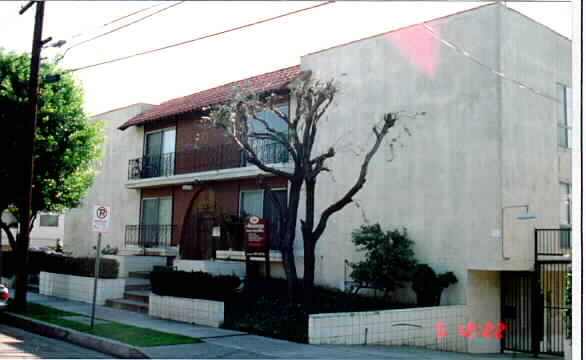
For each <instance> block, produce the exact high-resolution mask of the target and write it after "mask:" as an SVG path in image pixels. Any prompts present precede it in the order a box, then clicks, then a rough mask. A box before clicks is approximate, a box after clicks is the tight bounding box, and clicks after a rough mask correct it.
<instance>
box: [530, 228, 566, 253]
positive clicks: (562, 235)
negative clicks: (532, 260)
mask: <svg viewBox="0 0 586 360" xmlns="http://www.w3.org/2000/svg"><path fill="white" fill-rule="evenodd" d="M571 254H572V229H571V228H565V229H535V255H537V256H540V255H542V256H569V255H571Z"/></svg>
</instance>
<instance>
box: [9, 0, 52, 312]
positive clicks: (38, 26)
mask: <svg viewBox="0 0 586 360" xmlns="http://www.w3.org/2000/svg"><path fill="white" fill-rule="evenodd" d="M34 3H36V5H37V8H36V14H35V29H34V34H33V47H32V51H31V70H30V79H29V101H30V103H29V111H28V115H29V120H28V121H25V126H24V139H25V146H23V153H22V159H23V163H24V166H23V188H22V205H21V206H20V207H19V211H20V233H19V239H18V241H17V242H16V255H17V258H18V259H19V261H17V264H18V267H17V271H16V286H15V287H16V296H15V305H16V310H17V311H26V293H27V282H28V247H29V243H30V231H29V229H30V219H31V214H30V213H31V198H32V183H33V173H34V146H35V132H36V127H37V106H38V102H39V67H40V62H41V47H42V46H43V44H44V43H46V42H47V41H49V40H47V41H43V40H42V36H43V35H42V33H43V16H44V14H45V1H44V0H41V1H29V2H28V3H27V4H26V5H25V6H24V7H23V8H22V9H21V10H20V12H19V14H20V15H22V14H23V13H24V12H25V11H27V10H28V9H29V8H30V7H31V6H32V5H33V4H34Z"/></svg>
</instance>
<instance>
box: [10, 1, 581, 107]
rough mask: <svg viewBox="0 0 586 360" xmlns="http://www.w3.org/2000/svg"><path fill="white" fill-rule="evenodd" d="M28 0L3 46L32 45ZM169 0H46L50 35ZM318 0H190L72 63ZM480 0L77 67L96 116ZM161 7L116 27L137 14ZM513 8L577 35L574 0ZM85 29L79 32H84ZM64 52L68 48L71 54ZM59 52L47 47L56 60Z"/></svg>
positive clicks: (344, 12) (328, 9)
mask: <svg viewBox="0 0 586 360" xmlns="http://www.w3.org/2000/svg"><path fill="white" fill-rule="evenodd" d="M24 3H25V2H24V1H18V2H0V47H3V48H4V49H7V50H15V51H19V52H29V51H30V49H31V41H32V32H33V22H34V9H30V10H29V11H27V12H26V13H25V14H24V15H20V16H19V15H18V10H19V9H20V6H22V4H24ZM174 3H176V2H170V1H161V2H154V1H132V2H129V1H107V2H101V1H86V2H81V1H75V2H73V1H47V4H46V10H45V22H44V24H45V27H44V32H43V37H44V38H46V37H48V36H51V37H53V39H55V40H57V39H66V40H69V41H68V43H67V44H66V45H65V46H64V47H63V49H65V48H67V47H68V45H73V44H75V43H77V42H79V41H82V40H84V39H87V38H89V37H91V36H93V35H96V34H99V33H102V32H106V31H108V30H111V29H113V28H115V27H118V26H121V25H123V24H125V23H128V22H130V21H133V20H136V19H138V18H139V17H142V16H144V15H147V14H149V13H153V12H155V11H158V10H161V9H163V8H165V7H167V6H170V5H173V4H174ZM318 4H319V2H297V1H296V2H287V1H278V2H266V1H264V2H213V1H203V2H199V1H198V2H195V1H193V2H189V1H188V2H184V3H182V4H179V5H177V6H174V7H172V8H170V9H169V10H166V11H163V12H161V13H159V14H157V15H154V16H152V17H150V18H148V19H146V20H144V21H141V22H139V23H137V24H134V25H130V26H128V27H126V28H124V29H121V30H119V31H116V32H114V33H112V34H110V35H107V36H104V37H102V38H100V39H97V40H94V41H90V42H88V43H86V44H82V45H79V46H77V47H75V48H73V49H71V50H69V51H68V53H67V55H66V56H65V58H64V59H63V61H62V65H63V67H64V68H67V69H70V68H76V67H81V66H85V65H90V64H94V63H98V62H100V61H105V60H108V59H112V58H116V57H121V56H125V55H130V54H133V53H136V52H141V51H145V50H149V49H153V48H157V47H161V46H166V45H170V44H173V43H177V42H181V41H185V40H188V39H193V38H196V37H199V36H203V35H207V34H211V33H215V32H218V31H222V30H226V29H229V28H232V27H236V26H240V25H244V24H247V23H250V22H255V21H258V20H262V19H265V18H269V17H272V16H276V15H280V14H282V13H286V12H289V11H293V10H298V9H302V8H305V7H309V6H313V5H318ZM482 4H485V2H483V3H479V2H450V1H445V2H439V1H434V2H395V1H394V2H364V1H362V2H346V1H344V2H337V3H333V4H329V5H325V6H322V7H319V8H315V9H312V10H308V11H305V12H301V13H298V14H295V15H291V16H287V17H284V18H281V19H278V20H275V21H272V22H268V23H264V24H260V25H256V26H253V27H250V28H246V29H243V30H239V31H235V32H232V33H228V34H225V35H220V36H217V37H213V38H209V39H205V40H202V41H197V42H194V43H190V44H187V45H183V46H179V47H175V48H172V49H169V50H164V51H160V52H157V53H154V54H149V55H145V56H139V57H135V58H132V59H129V60H124V61H120V62H116V63H112V64H107V65H102V66H97V67H95V68H91V69H86V70H80V71H77V72H76V73H75V76H76V78H77V79H79V80H80V81H81V82H82V84H83V86H84V90H85V109H86V111H87V112H88V113H90V114H97V113H100V112H104V111H108V110H111V109H114V108H118V107H121V106H125V105H129V104H133V103H137V102H148V103H153V104H158V103H161V102H163V101H166V100H169V99H172V98H175V97H179V96H184V95H188V94H191V93H194V92H197V91H200V90H205V89H208V88H210V87H214V86H217V85H221V84H224V83H227V82H230V81H235V80H239V79H242V78H246V77H249V76H254V75H257V74H261V73H265V72H269V71H272V70H277V69H280V68H283V67H286V66H291V65H296V64H299V61H300V57H301V56H303V55H305V54H307V53H310V52H313V51H316V50H320V49H323V48H327V47H330V46H334V45H338V44H341V43H344V42H348V41H352V40H357V39H360V38H363V37H367V36H370V35H374V34H378V33H382V32H386V31H389V30H392V29H395V28H398V27H402V26H406V25H410V24H414V23H418V22H422V21H426V20H430V19H433V18H436V17H440V16H444V15H448V14H451V13H454V12H458V11H461V10H465V9H469V8H472V7H477V6H480V5H482ZM155 5H159V6H157V7H155V8H152V9H149V10H146V11H144V12H141V13H140V14H137V15H134V16H132V17H128V18H126V19H125V20H122V21H119V22H116V23H114V24H112V25H110V26H107V27H103V26H102V25H103V24H105V23H107V22H110V21H112V20H115V19H117V18H119V17H121V16H124V15H128V14H130V13H132V12H134V11H137V10H140V9H145V8H148V7H151V6H155ZM508 6H510V7H512V8H514V9H516V10H518V11H520V12H522V13H524V14H525V15H527V16H529V17H532V18H533V19H535V20H537V21H538V22H541V23H543V24H545V25H547V26H548V27H550V28H552V29H553V30H555V31H557V32H559V33H561V34H562V35H565V36H567V37H570V38H571V29H572V24H571V21H572V14H571V3H509V4H508ZM80 33H81V35H80V36H78V37H75V38H72V36H74V35H76V34H80ZM63 49H62V50H61V51H63ZM55 53H56V52H55V50H53V49H49V50H45V51H44V53H43V55H44V56H48V57H52V56H53V55H54V54H55Z"/></svg>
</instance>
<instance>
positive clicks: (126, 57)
mask: <svg viewBox="0 0 586 360" xmlns="http://www.w3.org/2000/svg"><path fill="white" fill-rule="evenodd" d="M335 2H336V1H335V0H330V1H326V2H323V3H320V4H318V5H312V6H309V7H306V8H302V9H298V10H294V11H290V12H286V13H283V14H280V15H277V16H273V17H270V18H266V19H263V20H259V21H255V22H252V23H248V24H245V25H240V26H236V27H233V28H230V29H227V30H222V31H219V32H215V33H213V34H208V35H204V36H200V37H197V38H194V39H190V40H185V41H181V42H178V43H174V44H171V45H166V46H163V47H159V48H156V49H151V50H146V51H141V52H138V53H135V54H132V55H126V56H121V57H118V58H114V59H110V60H106V61H102V62H99V63H95V64H91V65H86V66H80V67H77V68H74V69H69V70H66V72H75V71H79V70H84V69H89V68H93V67H96V66H101V65H106V64H110V63H113V62H117V61H122V60H127V59H131V58H134V57H137V56H142V55H147V54H152V53H154V52H158V51H162V50H166V49H170V48H174V47H177V46H182V45H186V44H190V43H193V42H196V41H199V40H204V39H208V38H211V37H214V36H218V35H223V34H227V33H229V32H233V31H237V30H241V29H244V28H248V27H252V26H255V25H259V24H262V23H266V22H269V21H273V20H277V19H280V18H283V17H286V16H290V15H294V14H298V13H301V12H304V11H308V10H312V9H315V8H318V7H321V6H325V5H330V4H333V3H335Z"/></svg>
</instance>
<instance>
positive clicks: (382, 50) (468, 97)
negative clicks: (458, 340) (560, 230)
mask: <svg viewBox="0 0 586 360" xmlns="http://www.w3.org/2000/svg"><path fill="white" fill-rule="evenodd" d="M429 25H430V26H431V27H432V28H433V29H434V31H435V32H436V33H439V34H441V36H442V37H446V38H448V39H450V40H451V41H454V42H455V41H457V42H458V43H459V44H461V46H463V47H466V48H467V49H469V50H470V51H475V52H476V53H477V54H478V56H480V57H481V58H482V59H484V60H485V61H486V62H487V63H488V64H489V65H494V64H495V62H496V51H495V47H496V42H495V41H494V40H493V39H491V37H490V36H487V34H491V33H494V27H495V10H494V8H492V7H484V8H481V9H479V10H477V11H475V12H468V13H463V14H461V15H456V16H454V17H448V18H445V19H441V20H439V21H437V22H434V23H430V24H429ZM478 39H483V41H482V42H479V41H478ZM414 43H421V44H428V45H427V46H428V47H429V49H428V50H429V54H428V55H426V56H421V55H417V54H421V51H422V50H419V52H418V49H417V48H409V46H410V45H409V44H414ZM302 68H303V69H310V70H312V71H313V74H314V76H315V77H316V78H318V79H323V80H327V79H331V78H333V79H335V81H336V83H337V86H338V89H339V92H338V94H337V95H336V99H335V101H334V103H333V104H332V106H331V107H330V109H329V111H328V113H327V115H326V118H325V119H324V120H325V121H324V123H323V124H322V127H326V126H327V131H323V130H322V133H321V135H320V136H319V137H318V139H317V149H318V150H322V151H323V150H324V149H327V147H328V146H330V145H332V144H334V143H335V144H337V154H336V156H335V158H333V159H332V160H330V162H329V164H328V165H329V167H330V168H331V169H333V174H332V175H329V174H325V175H322V176H321V177H320V179H319V180H318V194H317V196H318V201H317V210H318V214H319V211H321V210H322V209H323V207H324V206H325V205H327V204H330V203H332V202H333V201H335V200H337V199H338V198H339V197H340V196H342V194H343V193H344V192H345V190H346V189H348V188H349V187H350V186H351V185H352V184H353V182H354V181H355V179H356V177H357V176H358V171H359V166H360V164H361V162H362V158H363V157H364V153H365V152H366V149H367V148H368V147H369V146H371V144H372V143H373V136H372V131H371V128H372V126H373V125H374V124H375V123H376V122H380V121H381V119H382V117H383V115H384V113H387V112H399V111H406V112H408V113H416V112H426V115H425V116H422V117H418V118H415V119H410V118H407V117H402V118H401V120H400V122H399V124H398V125H397V126H396V127H395V129H393V130H391V133H390V134H389V136H388V138H387V139H388V140H391V139H392V138H393V137H395V136H397V135H398V131H399V130H400V129H402V128H403V127H404V126H406V127H408V128H409V131H410V133H411V134H412V136H408V135H402V137H401V138H400V139H399V141H398V144H395V145H394V147H393V149H391V147H390V141H388V140H387V141H385V142H384V143H383V146H382V147H381V149H380V150H379V152H378V153H377V155H376V156H375V157H374V159H373V161H372V163H371V166H370V169H369V175H368V181H367V183H366V185H365V187H364V188H363V189H362V190H361V192H360V193H359V194H358V195H357V196H356V197H355V200H357V202H358V203H359V206H356V205H355V204H351V205H349V206H347V207H346V208H345V209H344V210H342V212H340V213H338V214H336V215H334V216H332V217H331V220H330V224H329V225H328V228H327V230H326V232H325V233H324V236H323V238H322V239H320V241H319V243H318V245H317V253H318V254H317V258H318V261H319V262H320V267H321V269H320V270H318V271H317V274H316V275H317V279H318V282H321V283H326V284H330V285H333V286H339V284H340V280H343V279H342V277H343V272H344V260H345V259H348V260H349V261H358V260H359V259H361V256H362V254H360V253H358V252H356V251H355V247H354V245H353V244H352V242H351V232H352V230H354V229H356V228H358V227H359V226H360V225H361V224H364V223H366V222H370V223H375V222H379V223H381V224H382V225H383V226H384V227H385V228H386V229H389V230H390V229H393V228H400V227H403V226H404V227H406V228H407V230H408V232H409V234H410V236H411V238H412V239H413V240H415V253H416V255H417V258H418V260H419V261H421V262H426V263H429V264H430V265H431V266H432V267H433V268H434V269H435V270H436V271H438V272H443V271H454V272H455V273H456V276H457V277H458V279H459V280H460V281H459V282H458V284H456V285H455V286H452V287H450V288H449V289H448V290H447V291H446V294H445V296H444V297H443V299H444V303H447V304H464V303H465V291H464V288H465V284H466V277H467V271H466V269H467V268H469V267H470V266H471V265H472V264H473V263H474V262H476V261H480V260H481V259H482V258H483V257H489V258H495V259H496V256H497V255H498V254H499V252H498V250H499V242H498V241H497V240H496V239H493V238H492V237H491V230H493V229H494V228H495V227H496V224H497V222H498V212H497V211H495V210H496V209H498V206H499V203H498V200H497V198H498V194H499V186H498V183H496V182H495V181H494V178H495V177H496V176H497V175H498V151H497V150H498V144H499V142H498V136H499V127H498V122H496V121H495V120H494V119H495V118H496V116H497V112H496V108H497V106H496V105H497V94H498V93H497V89H498V82H497V81H496V79H495V77H494V76H493V75H492V74H491V73H490V72H487V71H484V70H483V69H482V68H479V66H478V65H477V64H476V63H474V62H472V61H470V60H469V59H468V58H466V57H463V56H461V55H460V54H458V53H456V52H454V50H453V49H452V48H449V47H447V46H442V45H441V43H438V42H437V40H435V38H434V37H433V35H431V34H430V33H429V32H428V31H427V30H426V29H425V28H424V27H423V26H421V25H417V26H414V27H410V28H407V29H403V30H399V31H396V32H391V33H387V34H383V35H381V36H378V37H373V38H369V39H366V40H362V41H358V42H355V43H352V44H349V45H345V46H342V47H338V48H333V49H330V50H326V51H324V52H320V53H316V54H311V55H308V56H305V57H303V58H302ZM401 144H402V145H401ZM302 204H303V202H302ZM302 211H303V210H302ZM301 214H303V212H301Z"/></svg>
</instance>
